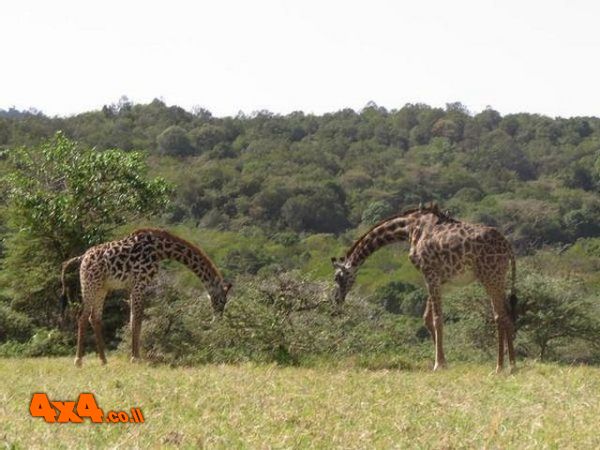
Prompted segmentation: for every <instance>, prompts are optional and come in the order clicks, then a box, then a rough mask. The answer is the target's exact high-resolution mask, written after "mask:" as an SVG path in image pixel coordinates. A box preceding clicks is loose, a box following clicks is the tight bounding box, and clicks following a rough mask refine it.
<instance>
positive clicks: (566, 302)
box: [519, 274, 600, 359]
mask: <svg viewBox="0 0 600 450" xmlns="http://www.w3.org/2000/svg"><path fill="white" fill-rule="evenodd" d="M519 297H520V300H521V301H522V303H523V306H522V309H524V310H525V311H524V312H525V313H524V315H523V317H522V318H521V319H520V320H519V328H520V329H521V330H523V331H524V332H525V333H527V337H528V338H529V339H530V340H531V342H532V343H533V344H534V345H535V346H536V347H537V349H538V356H539V358H540V359H544V358H545V357H546V356H547V355H548V352H549V350H550V349H551V347H550V346H551V344H552V343H554V342H555V341H559V340H563V341H564V340H565V339H582V340H585V341H588V342H591V343H594V344H596V345H597V339H598V333H600V322H599V321H598V320H597V319H596V318H595V316H594V314H593V312H594V308H595V306H594V304H593V303H592V302H590V301H588V300H587V299H586V298H585V296H584V293H583V292H582V289H581V286H577V283H574V282H572V281H569V280H564V279H559V278H550V277H548V276H543V275H537V274H530V275H529V276H527V277H526V278H525V279H524V280H523V282H522V283H521V286H520V288H519Z"/></svg>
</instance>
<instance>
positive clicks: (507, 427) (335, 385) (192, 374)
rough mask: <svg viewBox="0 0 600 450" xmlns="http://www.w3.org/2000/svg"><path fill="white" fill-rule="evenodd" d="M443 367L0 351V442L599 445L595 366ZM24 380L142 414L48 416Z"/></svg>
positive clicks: (63, 396)
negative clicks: (171, 360) (132, 359)
mask: <svg viewBox="0 0 600 450" xmlns="http://www.w3.org/2000/svg"><path fill="white" fill-rule="evenodd" d="M491 369H492V366H491V365H484V366H479V365H456V366H454V367H451V368H450V369H448V370H447V371H445V372H441V373H431V372H426V371H390V370H381V371H370V370H361V369H354V368H348V369H333V368H320V369H306V368H292V367H283V368H282V367H277V366H255V365H240V366H202V367H195V368H175V369H173V368H169V367H164V366H161V367H151V366H149V365H147V364H144V363H142V364H138V365H131V364H130V363H129V362H127V361H125V360H124V359H122V358H120V357H118V356H111V357H110V358H109V364H108V366H106V367H101V366H100V365H99V363H98V361H97V360H96V359H95V358H93V357H90V358H87V360H86V361H85V365H84V367H83V369H80V370H78V369H76V368H74V367H73V366H72V360H71V359H67V358H53V359H46V358H40V359H0V380H1V382H0V444H3V445H5V446H6V447H8V448H11V447H15V448H42V447H44V448H46V447H50V448H55V447H63V448H67V447H68V448H97V447H109V448H115V447H117V448H135V447H141V448H148V447H150V448H159V447H164V446H167V447H184V448H189V447H208V448H298V447H300V448H332V447H333V448H408V447H410V448H415V447H417V448H456V447H459V448H460V447H468V448H472V447H475V448H545V447H550V448H599V447H600V433H599V431H598V430H599V427H600V425H599V414H600V370H599V369H597V368H591V367H561V366H555V365H542V364H535V363H525V364H524V365H522V366H521V368H520V370H519V371H518V372H517V373H516V374H514V375H507V374H504V375H500V376H496V375H491V374H490V372H491ZM33 392H47V393H48V395H49V397H50V398H51V399H54V400H75V399H76V398H77V396H78V394H79V393H80V392H93V393H95V394H96V398H97V400H98V403H99V405H100V407H101V408H103V409H104V410H105V411H106V410H111V409H114V410H121V409H125V410H126V409H128V408H129V407H132V406H139V407H141V408H142V410H143V411H144V415H145V417H146V422H145V423H144V424H110V425H109V424H91V423H84V424H49V423H45V422H44V421H43V419H41V418H32V417H30V415H29V402H30V399H31V395H32V393H33Z"/></svg>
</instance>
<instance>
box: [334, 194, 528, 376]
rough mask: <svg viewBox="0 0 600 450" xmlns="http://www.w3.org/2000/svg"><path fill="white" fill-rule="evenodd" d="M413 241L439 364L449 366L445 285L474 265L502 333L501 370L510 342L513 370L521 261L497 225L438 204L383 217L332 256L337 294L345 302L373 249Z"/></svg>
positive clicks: (412, 251) (472, 269)
mask: <svg viewBox="0 0 600 450" xmlns="http://www.w3.org/2000/svg"><path fill="white" fill-rule="evenodd" d="M397 241H408V242H409V246H410V250H409V259H410V260H411V262H412V263H413V264H414V266H415V267H416V268H417V269H418V270H419V271H420V272H421V274H422V275H423V278H424V280H425V284H426V286H427V294H428V297H427V303H426V307H425V313H424V315H423V319H424V321H425V326H426V327H427V329H428V330H429V333H430V334H431V337H432V339H433V342H434V345H435V365H434V370H438V369H442V368H444V367H445V366H446V358H445V356H444V348H443V319H442V298H441V287H442V285H443V284H444V283H445V282H447V281H450V280H451V279H453V278H455V277H456V276H458V275H459V274H461V273H463V272H465V271H470V272H471V273H472V274H473V275H475V279H477V280H478V281H479V282H480V283H481V284H482V285H483V287H484V288H485V290H486V292H487V294H488V296H489V297H490V299H491V303H492V309H493V313H494V320H495V322H496V326H497V333H498V359H497V365H496V372H497V373H498V372H500V371H501V370H502V366H503V364H504V350H505V344H506V347H507V349H508V357H509V360H510V370H512V369H514V367H515V356H514V346H513V338H514V329H513V323H514V320H515V319H516V303H517V297H516V295H515V279H516V267H515V257H514V254H513V250H512V247H511V245H510V244H509V242H508V241H507V240H506V238H505V237H504V236H503V235H502V234H501V233H500V232H499V231H498V230H497V229H495V228H491V227H487V226H484V225H478V224H471V223H467V222H461V221H458V220H456V219H453V218H451V217H450V216H449V214H448V213H442V212H440V210H439V208H438V206H437V205H436V204H433V203H432V204H431V205H430V206H428V207H423V206H419V208H415V209H410V210H407V211H405V212H403V213H401V214H399V215H397V216H394V217H391V218H389V219H387V220H384V221H382V222H380V223H378V224H377V225H375V226H374V227H372V228H371V229H370V230H369V231H367V232H366V233H365V234H364V235H363V236H362V237H360V238H359V239H358V240H357V241H356V242H355V243H354V245H353V246H352V247H351V248H350V249H349V250H348V252H347V253H346V255H345V256H344V257H342V258H339V259H338V258H335V257H334V258H331V261H332V263H333V267H334V269H335V274H334V278H335V283H336V289H335V293H334V299H335V301H336V302H337V303H338V304H341V303H343V302H344V300H345V298H346V295H347V294H348V292H349V291H350V289H351V288H352V285H353V284H354V282H355V280H356V274H357V271H358V268H359V267H360V266H361V265H362V264H363V263H364V262H365V260H366V259H367V258H368V257H369V255H371V254H372V253H373V252H374V251H376V250H377V249H379V248H381V247H382V246H384V245H386V244H391V243H393V242H397ZM509 264H510V266H511V277H512V282H511V294H510V297H509V299H508V300H507V298H506V293H505V289H506V275H507V272H508V268H509Z"/></svg>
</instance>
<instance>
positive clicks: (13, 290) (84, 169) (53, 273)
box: [2, 133, 169, 324]
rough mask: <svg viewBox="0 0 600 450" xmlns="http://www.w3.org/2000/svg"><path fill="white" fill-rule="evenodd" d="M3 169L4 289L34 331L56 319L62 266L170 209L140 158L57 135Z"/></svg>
mask: <svg viewBox="0 0 600 450" xmlns="http://www.w3.org/2000/svg"><path fill="white" fill-rule="evenodd" d="M8 166H9V170H8V174H7V175H6V176H5V177H4V178H3V186H4V188H5V189H6V196H7V209H6V212H5V216H6V218H7V232H6V250H5V251H6V257H5V259H4V270H3V272H2V281H3V282H4V285H5V286H7V287H8V288H9V294H10V297H11V298H12V306H13V307H14V308H15V309H16V310H19V311H24V312H28V313H30V315H31V317H32V318H33V319H34V320H36V323H38V324H40V323H48V321H50V320H51V318H52V317H53V311H54V310H55V306H54V305H56V301H55V300H56V293H57V291H58V289H57V288H58V286H57V285H58V274H59V271H60V263H61V262H62V261H63V260H65V259H67V258H68V257H71V256H74V255H78V254H81V253H82V252H83V251H84V250H85V249H87V248H88V247H89V246H91V245H95V244H98V243H99V242H102V241H104V240H106V239H107V238H108V237H109V236H110V232H111V231H112V230H114V229H115V228H116V227H118V226H120V225H124V224H126V223H128V222H130V221H132V220H135V219H136V218H140V217H143V216H147V215H150V214H156V213H159V212H161V211H162V210H163V208H164V206H165V205H166V202H167V194H168V191H169V189H168V186H167V184H166V183H165V182H164V181H163V180H162V179H160V178H156V179H148V177H147V171H148V170H147V167H146V165H145V163H144V157H143V155H142V154H141V153H136V152H131V153H124V152H122V151H120V150H106V151H96V150H93V149H90V148H82V147H79V146H78V145H77V144H76V143H75V142H73V141H71V140H69V139H67V138H66V137H65V136H64V135H63V134H62V133H57V134H56V135H55V136H54V138H52V139H50V140H48V141H46V142H44V143H43V144H41V145H40V146H38V147H33V148H19V149H13V150H10V151H9V155H8ZM25 273H26V274H27V277H24V276H23V274H25Z"/></svg>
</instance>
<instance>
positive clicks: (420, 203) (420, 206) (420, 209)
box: [419, 202, 423, 211]
mask: <svg viewBox="0 0 600 450" xmlns="http://www.w3.org/2000/svg"><path fill="white" fill-rule="evenodd" d="M419 211H423V202H419Z"/></svg>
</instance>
